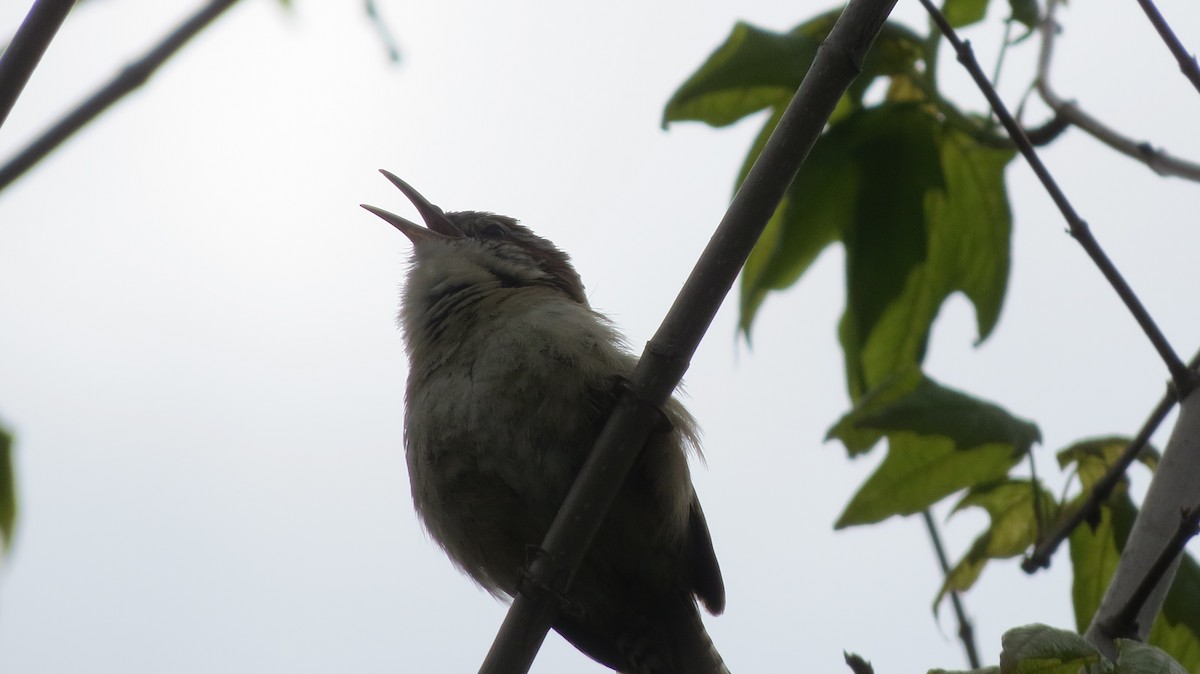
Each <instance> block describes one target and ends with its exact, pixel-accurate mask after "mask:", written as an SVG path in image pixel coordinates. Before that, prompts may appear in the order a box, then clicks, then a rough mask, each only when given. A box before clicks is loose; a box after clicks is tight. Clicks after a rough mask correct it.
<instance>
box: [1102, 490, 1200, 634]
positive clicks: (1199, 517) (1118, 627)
mask: <svg viewBox="0 0 1200 674" xmlns="http://www.w3.org/2000/svg"><path fill="white" fill-rule="evenodd" d="M1196 534H1200V503H1197V504H1196V505H1194V506H1192V507H1191V508H1188V509H1186V510H1184V511H1183V512H1181V513H1180V518H1179V527H1178V528H1177V529H1176V530H1175V534H1174V535H1173V536H1171V540H1169V541H1167V545H1166V546H1165V547H1164V548H1163V551H1162V552H1161V553H1159V555H1158V558H1157V559H1155V560H1154V564H1153V565H1151V566H1150V569H1149V570H1148V571H1146V575H1145V576H1144V577H1143V578H1142V582H1140V583H1138V586H1137V589H1136V590H1134V591H1133V594H1131V595H1129V600H1128V601H1127V602H1126V603H1125V605H1124V606H1122V607H1121V610H1120V611H1118V612H1117V613H1116V614H1115V615H1113V617H1112V620H1110V621H1107V622H1105V623H1104V624H1102V625H1097V628H1098V630H1099V631H1100V632H1101V633H1102V634H1104V635H1105V636H1107V637H1108V638H1109V639H1119V638H1122V639H1137V638H1138V632H1139V630H1138V614H1139V613H1141V611H1142V606H1143V605H1145V603H1146V601H1147V600H1148V599H1149V598H1150V594H1151V593H1152V592H1154V589H1155V587H1156V586H1157V585H1158V583H1159V581H1161V580H1162V579H1163V576H1164V575H1166V573H1167V570H1168V569H1170V568H1171V565H1172V564H1174V563H1175V560H1177V559H1178V558H1179V555H1181V554H1183V548H1184V547H1185V546H1186V545H1187V543H1188V541H1190V540H1191V539H1192V538H1193V537H1195V536H1196Z"/></svg>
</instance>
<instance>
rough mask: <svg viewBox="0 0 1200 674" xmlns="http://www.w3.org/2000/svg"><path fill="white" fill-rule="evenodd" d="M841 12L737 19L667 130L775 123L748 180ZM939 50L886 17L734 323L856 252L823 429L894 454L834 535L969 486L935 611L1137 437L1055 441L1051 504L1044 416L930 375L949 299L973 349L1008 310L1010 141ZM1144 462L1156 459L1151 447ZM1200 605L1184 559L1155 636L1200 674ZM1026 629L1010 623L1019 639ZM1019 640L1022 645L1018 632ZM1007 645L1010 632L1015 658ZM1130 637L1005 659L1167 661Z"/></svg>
mask: <svg viewBox="0 0 1200 674" xmlns="http://www.w3.org/2000/svg"><path fill="white" fill-rule="evenodd" d="M1008 5H1009V9H1010V11H1011V14H1010V18H1009V19H1008V20H1009V21H1010V22H1013V23H1016V24H1019V25H1023V26H1024V27H1025V28H1027V29H1029V30H1030V31H1032V30H1033V28H1034V27H1035V25H1036V23H1037V18H1038V11H1039V9H1038V6H1037V2H1036V0H1010V1H1009V3H1008ZM987 7H988V3H987V0H946V1H945V3H944V12H945V14H946V16H947V17H948V18H949V20H950V23H951V24H952V25H954V26H955V27H963V26H967V25H970V24H973V23H976V22H978V21H981V20H982V19H983V18H984V16H985V14H986V10H987ZM836 16H837V13H836V12H830V13H827V14H822V15H819V16H816V17H814V18H812V19H810V20H808V21H805V22H804V23H801V24H800V25H798V26H796V27H795V28H793V29H792V30H790V31H787V32H783V33H780V32H774V31H769V30H764V29H762V28H758V27H755V26H752V25H749V24H746V23H738V24H737V25H735V26H734V28H733V30H732V32H731V33H730V34H729V36H728V37H727V38H726V39H725V41H724V43H722V44H721V45H720V46H719V47H718V48H717V49H716V51H714V52H713V53H712V54H711V55H710V56H709V57H708V59H707V60H706V61H705V62H704V63H703V64H702V65H701V66H700V67H699V68H698V69H697V70H696V71H695V72H694V73H693V74H692V75H691V76H690V77H689V78H688V79H687V80H686V81H685V82H684V83H683V84H682V85H681V86H680V87H679V89H678V90H677V91H676V92H675V93H674V94H673V95H672V97H671V98H670V100H669V101H668V103H667V105H666V108H665V111H664V114H663V125H664V127H666V126H668V125H669V124H671V123H674V122H680V121H697V122H702V123H705V124H708V125H711V126H714V127H722V126H726V125H729V124H733V123H734V122H737V121H738V120H741V119H743V118H746V117H748V116H751V115H761V116H762V117H763V118H764V121H763V126H762V129H761V131H760V132H759V134H758V136H757V137H756V138H755V140H754V141H753V143H752V144H751V146H750V148H749V151H748V153H747V156H746V159H745V161H744V162H743V165H742V167H741V170H740V172H739V174H738V177H737V182H736V185H735V189H736V187H737V186H740V185H741V183H742V181H743V180H745V178H746V175H747V172H748V170H749V167H750V166H751V165H752V164H753V162H754V160H755V158H756V157H757V156H758V155H759V153H760V152H761V150H762V148H763V146H764V144H765V143H766V140H767V138H768V137H769V136H770V134H771V132H772V131H773V130H774V129H775V127H776V126H777V125H778V123H779V120H780V118H781V116H782V114H783V110H784V108H785V106H786V105H787V103H788V101H789V100H790V99H791V96H792V94H793V93H794V92H795V90H796V89H797V87H798V86H799V84H800V82H801V80H802V79H803V78H804V76H805V74H806V73H807V72H808V70H809V66H810V65H811V63H812V61H813V59H814V58H815V56H816V54H817V52H818V50H819V49H821V48H822V42H823V40H824V38H825V36H826V34H827V33H828V31H829V29H830V27H831V26H832V24H833V21H834V20H835V19H836ZM1028 34H1029V32H1026V33H1025V35H1024V36H1022V37H1021V38H1018V41H1019V40H1020V39H1023V38H1024V37H1025V36H1027V35H1028ZM937 56H938V35H937V34H936V33H933V34H931V35H930V36H922V35H919V34H917V33H916V32H914V31H913V30H911V29H909V28H907V27H905V26H902V25H900V24H898V23H895V22H890V21H889V22H887V23H886V24H885V25H884V26H883V29H882V31H881V32H880V35H879V37H878V39H877V41H876V43H875V45H874V47H873V48H872V50H871V52H870V53H869V55H868V57H867V58H866V60H865V61H864V62H863V64H862V72H861V75H860V76H859V78H858V80H857V81H856V82H855V83H854V85H853V86H852V87H851V88H850V89H849V90H848V91H847V93H846V94H845V95H844V96H843V97H842V99H841V101H840V102H839V103H838V106H837V108H836V110H835V112H834V114H833V115H832V117H831V118H830V120H829V123H828V126H827V127H826V129H825V131H824V133H823V134H822V136H821V138H820V139H819V140H818V142H817V144H816V145H815V146H814V147H813V149H812V151H811V153H810V154H809V156H808V158H807V160H806V161H805V163H804V165H803V167H802V168H801V170H800V172H799V174H798V175H797V177H796V179H795V181H794V182H793V183H792V185H791V186H790V187H789V189H788V190H787V192H786V194H785V196H784V198H783V200H782V202H781V203H780V205H779V207H778V209H777V210H776V211H775V213H774V215H773V216H772V218H771V220H770V222H769V223H768V225H767V228H766V230H765V232H764V233H763V235H762V237H761V239H760V240H759V242H758V244H757V246H756V247H755V249H754V251H753V253H752V254H751V256H750V259H749V261H748V262H747V264H746V266H745V268H744V270H743V273H742V279H741V288H740V317H739V329H740V331H741V333H742V334H743V335H744V336H745V337H746V338H747V340H749V338H750V333H751V330H752V327H753V324H754V319H755V317H756V316H757V314H758V312H759V311H760V310H761V308H762V306H763V303H764V301H765V299H766V297H767V295H768V294H770V293H772V292H776V291H779V290H782V289H785V288H789V287H791V286H792V285H794V284H795V283H797V282H798V281H799V279H800V278H801V277H802V276H803V275H804V273H805V272H806V271H807V270H808V269H809V268H811V266H812V264H813V262H814V261H815V260H816V259H817V257H818V256H819V255H820V254H821V253H822V252H823V251H824V250H826V249H827V248H829V247H830V246H832V245H835V244H840V245H841V246H842V248H843V251H844V254H845V255H844V256H845V286H846V306H845V308H844V310H843V313H842V317H841V320H840V323H839V326H838V334H839V338H840V342H841V346H842V350H843V358H844V365H845V373H846V387H847V390H848V393H849V398H850V401H851V408H850V410H848V411H847V412H846V413H845V414H844V415H843V416H842V418H841V419H839V420H838V421H837V422H836V423H835V424H834V425H833V426H832V428H831V429H830V431H829V434H828V437H829V438H833V439H837V440H839V441H841V443H842V444H843V445H844V446H845V448H846V451H847V453H848V454H849V455H850V456H851V457H854V456H858V455H861V454H864V453H866V452H869V451H870V450H872V449H873V448H874V447H875V446H877V445H879V444H880V441H881V440H882V441H884V443H883V444H885V445H886V452H887V454H886V456H885V457H884V459H883V460H882V462H881V463H880V464H879V466H878V468H877V469H876V470H875V471H874V473H873V474H872V475H870V477H868V478H867V480H866V481H865V482H864V483H863V484H862V485H861V486H860V487H859V489H858V490H857V492H856V493H855V494H854V495H853V496H852V497H851V498H850V501H849V503H848V504H847V505H846V507H845V509H844V511H843V512H842V514H841V516H840V517H839V518H838V521H837V523H836V526H837V527H838V528H842V527H849V526H854V525H862V524H872V523H877V522H881V521H883V520H885V519H887V518H890V517H893V516H897V515H901V516H903V515H910V514H914V513H919V512H922V511H926V510H928V509H929V508H930V507H931V506H933V505H934V504H936V503H939V502H941V501H943V500H945V499H948V498H951V497H955V496H956V500H955V502H954V506H953V508H952V510H951V514H954V513H958V512H961V511H963V510H967V509H970V508H980V509H982V510H983V511H984V512H985V513H986V514H987V516H988V520H989V522H988V525H987V526H986V528H985V529H984V530H983V531H982V532H980V533H979V535H978V536H977V537H976V539H975V541H974V542H973V543H972V545H971V546H970V548H969V549H968V550H967V552H966V553H965V554H964V555H963V557H962V559H961V560H960V561H959V562H958V563H957V564H956V565H955V566H954V567H953V568H952V569H951V571H950V572H949V573H948V574H947V577H946V579H945V582H944V584H943V585H942V587H941V588H940V589H939V590H938V592H937V595H936V599H935V600H934V606H935V609H936V606H937V605H938V604H939V603H940V601H941V599H942V598H943V597H944V596H945V595H946V594H947V593H949V592H951V591H955V592H957V591H964V590H967V589H969V588H970V587H971V586H972V585H973V584H974V583H975V581H976V580H977V579H978V578H979V577H980V574H981V573H982V572H983V569H984V568H985V567H986V566H987V564H988V563H989V562H990V561H991V560H1000V559H1009V558H1013V557H1017V556H1020V555H1022V554H1024V553H1025V552H1026V551H1028V550H1029V549H1030V547H1031V546H1033V545H1035V544H1036V543H1038V542H1039V541H1040V540H1041V537H1042V536H1043V535H1045V533H1046V532H1048V531H1050V530H1053V528H1054V527H1055V525H1056V524H1057V523H1059V522H1062V521H1064V520H1065V519H1066V518H1067V517H1069V516H1070V515H1071V514H1072V513H1074V512H1075V511H1077V510H1078V509H1079V508H1080V507H1082V504H1083V503H1084V502H1085V500H1086V496H1087V495H1088V493H1089V491H1090V489H1091V487H1092V485H1093V484H1094V483H1095V481H1096V480H1098V479H1099V477H1100V475H1102V474H1103V473H1104V471H1105V470H1107V469H1108V467H1109V466H1111V465H1112V464H1113V463H1114V462H1115V461H1116V457H1117V456H1119V455H1120V453H1121V452H1122V451H1123V450H1124V449H1125V447H1126V446H1127V444H1128V440H1127V439H1125V438H1099V439H1091V440H1085V441H1081V442H1079V443H1076V444H1074V445H1072V446H1070V447H1067V448H1066V449H1063V450H1062V451H1060V452H1059V453H1058V462H1059V465H1060V467H1061V468H1062V469H1063V470H1066V471H1071V472H1072V473H1073V474H1074V475H1075V476H1076V478H1077V480H1076V481H1075V482H1074V485H1075V487H1076V488H1075V491H1074V492H1072V493H1071V494H1069V495H1067V494H1064V495H1061V496H1057V495H1055V494H1053V493H1051V492H1050V491H1048V490H1047V489H1046V488H1045V487H1044V486H1043V485H1042V484H1041V483H1040V482H1039V481H1038V480H1037V479H1036V471H1033V474H1032V476H1030V477H1023V476H1020V475H1018V474H1016V469H1017V468H1018V466H1019V465H1020V464H1021V463H1022V462H1023V459H1026V458H1028V459H1029V460H1030V465H1031V467H1032V466H1033V463H1032V456H1031V451H1032V448H1033V445H1034V444H1035V443H1039V442H1040V441H1041V435H1040V431H1039V430H1038V427H1037V425H1036V424H1035V423H1033V422H1031V421H1029V420H1026V419H1023V418H1021V417H1020V416H1018V415H1016V414H1013V413H1011V412H1009V411H1008V410H1006V409H1005V408H1004V407H1002V406H1000V405H998V404H996V403H993V402H990V401H988V400H985V399H983V398H980V397H977V396H974V395H971V394H969V393H966V392H963V391H959V390H956V389H954V388H951V387H949V386H947V385H944V384H942V383H939V382H938V381H935V380H934V379H933V378H931V377H929V376H928V375H927V374H926V373H925V372H923V370H922V362H923V360H924V358H925V353H926V348H927V346H928V341H929V335H930V330H931V327H932V325H933V322H934V321H935V320H936V318H937V315H938V312H939V310H940V308H941V306H942V304H943V303H944V302H945V301H946V299H947V298H949V297H950V296H951V295H953V294H955V293H962V294H963V295H964V296H965V297H966V298H967V299H968V300H969V301H970V302H971V304H972V305H973V307H974V309H975V318H976V328H977V333H978V341H980V342H982V341H983V340H985V339H987V338H988V336H989V335H991V334H992V331H993V330H994V329H995V327H996V326H997V323H998V322H999V318H1000V314H1001V309H1002V307H1003V304H1004V299H1005V291H1006V288H1007V283H1008V275H1009V269H1010V252H1011V236H1012V214H1011V210H1010V208H1009V202H1008V193H1007V186H1006V183H1005V169H1006V167H1007V166H1008V164H1009V162H1010V161H1011V160H1012V159H1013V158H1014V156H1015V152H1014V151H1013V150H1012V149H1011V148H1010V147H1008V146H1007V145H1005V144H1004V143H998V142H996V136H995V133H994V132H995V128H994V123H993V122H992V121H990V120H989V118H988V117H987V116H984V115H981V114H969V113H965V112H963V111H961V110H959V109H958V108H957V107H956V106H955V105H954V104H953V103H952V102H950V101H948V100H947V99H946V98H945V97H943V96H942V95H941V93H940V92H939V91H938V88H937V83H936V76H935V74H936V62H937ZM1142 460H1143V463H1144V464H1145V465H1146V466H1147V467H1149V468H1151V469H1153V468H1154V465H1155V456H1154V455H1153V453H1152V452H1151V453H1147V454H1145V455H1144V456H1143V457H1142ZM1126 482H1127V481H1126ZM1126 482H1123V483H1122V485H1121V486H1120V487H1119V488H1118V489H1117V490H1115V491H1114V492H1113V494H1112V495H1111V496H1110V498H1109V499H1108V500H1107V501H1106V502H1105V503H1104V504H1103V505H1102V507H1101V509H1100V512H1099V513H1098V514H1096V515H1095V516H1094V517H1093V518H1092V521H1091V522H1090V526H1088V527H1081V528H1079V529H1076V530H1075V532H1074V534H1073V535H1072V536H1071V539H1070V543H1071V545H1070V549H1071V560H1072V564H1073V570H1074V586H1073V590H1072V592H1073V599H1074V607H1075V614H1076V620H1077V622H1078V627H1079V628H1080V629H1081V630H1082V629H1083V628H1084V627H1085V626H1086V625H1087V624H1088V621H1090V619H1091V616H1092V614H1093V613H1094V612H1095V610H1096V608H1097V606H1098V605H1099V601H1100V598H1101V596H1102V594H1103V591H1104V589H1105V588H1106V587H1107V585H1108V582H1109V579H1110V578H1111V576H1112V573H1113V570H1114V568H1115V566H1116V563H1117V559H1118V557H1119V554H1120V551H1121V549H1122V547H1123V546H1124V543H1125V540H1126V538H1127V536H1128V533H1129V527H1130V526H1131V524H1132V522H1133V519H1134V517H1135V516H1136V513H1137V509H1136V506H1135V505H1134V503H1133V501H1132V500H1131V499H1130V498H1129V496H1128V494H1127V489H1126ZM1185 557H1186V556H1185ZM1198 606H1200V571H1198V566H1197V564H1196V562H1195V560H1193V559H1192V558H1190V557H1186V558H1185V560H1184V562H1183V564H1182V566H1181V570H1180V572H1179V574H1178V575H1177V577H1176V579H1175V584H1174V586H1173V588H1172V589H1171V592H1170V595H1169V596H1168V599H1167V603H1166V608H1165V610H1164V611H1163V613H1162V616H1161V617H1160V619H1159V621H1158V623H1157V624H1156V625H1155V627H1154V631H1153V632H1152V635H1151V638H1150V643H1151V644H1156V645H1158V646H1161V647H1162V648H1164V649H1166V650H1167V651H1168V652H1170V653H1171V654H1172V655H1174V657H1175V658H1177V659H1178V660H1179V662H1182V663H1183V664H1184V666H1185V667H1186V668H1187V669H1189V670H1191V671H1200V611H1198V610H1197V609H1196V607H1198ZM1021 629H1025V628H1021ZM1045 629H1049V628H1045ZM1034 633H1035V634H1036V635H1039V638H1040V636H1044V634H1043V633H1042V632H1037V631H1035V632H1034ZM1025 634H1026V633H1025V632H1021V631H1020V630H1014V631H1013V632H1010V633H1009V635H1011V636H1012V638H1013V639H1019V638H1022V636H1023V635H1025ZM1074 639H1075V640H1078V639H1079V638H1078V637H1074ZM1051 641H1052V642H1053V644H1058V645H1062V644H1061V643H1059V642H1057V641H1053V640H1051ZM1068 641H1069V642H1070V644H1075V643H1076V642H1075V641H1074V640H1068ZM1012 643H1013V647H1014V648H1015V647H1016V645H1017V643H1018V642H1017V641H1013V642H1012ZM1008 644H1009V636H1008V635H1006V649H1009V646H1008ZM1030 644H1032V645H1029V644H1027V646H1028V649H1032V650H1031V651H1030V652H1034V653H1037V652H1040V651H1037V648H1041V646H1042V642H1040V641H1036V640H1035V641H1033V642H1030ZM1068 645H1069V644H1068ZM1035 647H1036V648H1035ZM1055 647H1057V646H1055ZM1048 648H1049V646H1048ZM1081 648H1082V647H1081ZM1123 648H1124V650H1122V658H1126V659H1128V662H1126V663H1125V664H1122V662H1118V663H1116V664H1113V663H1107V664H1104V662H1102V659H1098V658H1099V654H1097V653H1095V652H1094V651H1093V650H1091V649H1090V647H1088V648H1086V649H1084V650H1080V651H1079V653H1074V652H1071V653H1067V652H1066V651H1064V652H1063V653H1060V654H1059V655H1061V656H1062V657H1059V656H1057V655H1056V656H1054V658H1058V659H1057V660H1056V659H1054V658H1050V659H1048V660H1045V662H1044V663H1042V664H1037V663H1038V662H1040V661H1038V660H1037V658H1033V657H1032V656H1030V657H1026V656H1025V655H1012V653H1017V652H1018V651H1012V650H1007V651H1006V652H1009V653H1010V655H1009V656H1006V657H1008V660H1002V664H1001V667H1000V669H1001V670H1002V671H1005V672H1010V671H1018V670H1019V671H1027V670H1030V669H1036V668H1042V667H1043V665H1045V668H1048V669H1056V668H1058V667H1059V664H1053V663H1055V662H1060V661H1061V663H1067V664H1061V663H1060V664H1061V666H1062V668H1063V671H1067V670H1068V669H1069V670H1070V671H1072V672H1075V671H1079V669H1080V668H1081V667H1082V668H1084V669H1096V670H1097V671H1100V670H1103V671H1108V669H1112V668H1116V669H1122V671H1125V669H1123V668H1125V666H1126V665H1127V664H1128V665H1129V668H1128V671H1132V670H1133V669H1135V668H1136V667H1135V666H1134V665H1136V664H1137V663H1142V662H1146V661H1150V660H1153V661H1155V662H1157V660H1154V657H1157V656H1154V657H1152V656H1151V655H1149V654H1151V653H1152V652H1153V651H1148V650H1145V649H1146V648H1149V647H1140V648H1133V647H1131V646H1126V647H1123ZM1028 649H1027V650H1028ZM1068 650H1069V649H1068ZM1021 653H1024V651H1021ZM1068 656H1069V657H1068ZM1076 656H1078V657H1076ZM1127 656H1128V657H1127ZM1080 658H1083V659H1086V660H1087V662H1086V663H1085V662H1083V660H1081V659H1080ZM1089 658H1090V659H1089ZM1030 663H1033V664H1030ZM1130 663H1132V664H1130ZM1175 666H1178V665H1177V664H1176V665H1175Z"/></svg>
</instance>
